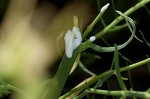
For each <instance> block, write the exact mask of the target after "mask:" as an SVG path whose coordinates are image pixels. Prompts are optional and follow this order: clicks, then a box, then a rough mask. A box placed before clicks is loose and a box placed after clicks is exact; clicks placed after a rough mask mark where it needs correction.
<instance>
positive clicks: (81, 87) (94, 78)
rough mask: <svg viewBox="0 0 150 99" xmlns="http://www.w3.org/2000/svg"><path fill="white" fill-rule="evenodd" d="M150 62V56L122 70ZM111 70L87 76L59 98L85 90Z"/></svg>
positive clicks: (63, 98) (121, 70)
mask: <svg viewBox="0 0 150 99" xmlns="http://www.w3.org/2000/svg"><path fill="white" fill-rule="evenodd" d="M149 62H150V58H147V59H145V60H143V61H140V62H137V63H134V64H132V65H128V66H125V67H122V68H120V72H124V71H127V70H130V69H133V68H136V67H139V66H142V65H143V64H146V63H149ZM110 72H112V70H108V71H106V72H104V73H102V74H100V75H98V76H92V77H89V78H87V79H86V80H84V81H83V82H81V83H80V84H79V85H77V87H75V88H73V89H72V90H70V91H69V92H68V93H66V94H64V95H63V96H61V97H60V98H59V99H65V98H66V97H69V96H70V95H72V94H74V93H76V92H78V91H81V90H84V89H85V88H86V86H89V85H91V84H93V83H95V82H96V81H98V80H99V79H101V78H102V77H105V76H106V75H108V74H109V73H110ZM85 82H86V83H85Z"/></svg>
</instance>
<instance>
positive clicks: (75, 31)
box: [64, 26, 82, 58]
mask: <svg viewBox="0 0 150 99" xmlns="http://www.w3.org/2000/svg"><path fill="white" fill-rule="evenodd" d="M64 40H65V53H66V56H67V57H68V58H71V57H72V53H73V50H74V49H76V48H77V47H78V46H79V45H80V44H81V42H82V37H81V33H80V31H79V28H78V27H76V26H74V27H73V28H72V31H71V30H68V31H67V33H66V35H65V37H64Z"/></svg>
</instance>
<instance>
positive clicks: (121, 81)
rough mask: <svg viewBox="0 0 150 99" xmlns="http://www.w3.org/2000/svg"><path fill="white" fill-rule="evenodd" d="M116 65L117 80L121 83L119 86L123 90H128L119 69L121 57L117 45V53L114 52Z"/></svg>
mask: <svg viewBox="0 0 150 99" xmlns="http://www.w3.org/2000/svg"><path fill="white" fill-rule="evenodd" d="M114 61H115V62H114V65H115V71H116V74H117V79H118V82H119V85H120V87H121V89H123V90H126V86H125V84H124V82H123V79H122V77H121V73H120V68H119V55H118V50H117V45H116V44H115V52H114Z"/></svg>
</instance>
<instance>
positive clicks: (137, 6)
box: [96, 0, 150, 38]
mask: <svg viewBox="0 0 150 99" xmlns="http://www.w3.org/2000/svg"><path fill="white" fill-rule="evenodd" d="M148 2H150V0H142V1H141V2H139V3H137V4H136V5H135V6H133V7H131V8H130V9H128V10H127V11H126V12H124V15H126V16H129V15H130V14H132V13H133V12H135V11H136V10H138V9H139V8H141V7H143V6H144V5H145V4H147V3H148ZM123 19H124V18H123V17H122V16H119V17H117V18H116V19H115V20H114V21H113V22H111V23H110V24H109V25H108V26H107V27H106V28H104V29H103V30H102V31H101V32H99V33H97V34H96V38H100V37H102V36H103V35H105V34H106V33H107V31H108V30H109V29H111V28H113V27H114V26H116V25H117V24H118V23H119V22H120V21H122V20H123Z"/></svg>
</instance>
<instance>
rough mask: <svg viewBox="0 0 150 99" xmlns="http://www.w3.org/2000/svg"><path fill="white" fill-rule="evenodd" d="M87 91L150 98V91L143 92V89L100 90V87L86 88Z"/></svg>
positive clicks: (143, 98)
mask: <svg viewBox="0 0 150 99" xmlns="http://www.w3.org/2000/svg"><path fill="white" fill-rule="evenodd" d="M86 92H87V93H94V94H102V95H111V96H129V97H133V96H134V97H137V98H142V99H150V93H148V92H141V91H128V90H126V91H123V90H120V91H109V90H99V89H93V88H91V89H89V90H86Z"/></svg>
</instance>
